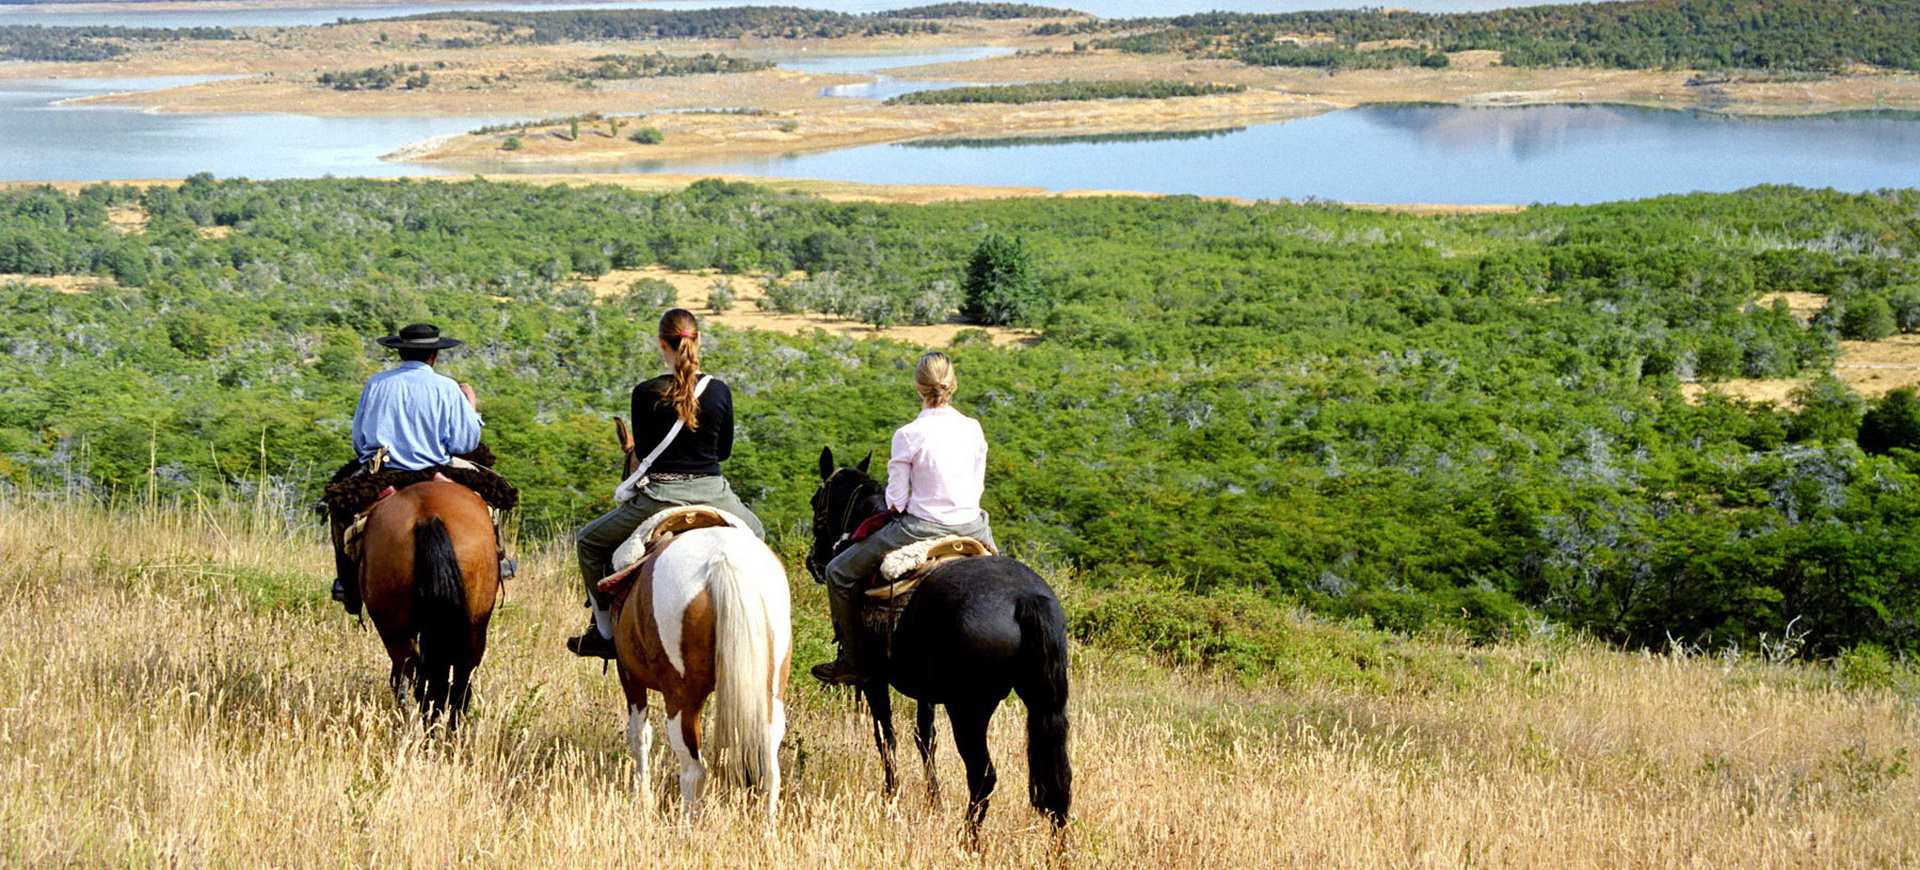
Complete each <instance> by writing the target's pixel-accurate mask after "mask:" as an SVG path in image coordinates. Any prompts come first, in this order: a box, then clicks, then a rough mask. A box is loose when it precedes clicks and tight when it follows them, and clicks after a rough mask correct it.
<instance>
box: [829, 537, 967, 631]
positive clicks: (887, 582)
mask: <svg viewBox="0 0 1920 870" xmlns="http://www.w3.org/2000/svg"><path fill="white" fill-rule="evenodd" d="M991 555H993V548H992V547H989V546H987V545H986V544H984V543H981V542H980V541H977V540H974V539H973V538H968V537H964V536H961V535H948V536H947V537H944V538H932V539H930V540H925V541H915V542H914V543H911V544H908V545H906V546H904V547H901V548H900V549H898V550H894V551H893V552H891V553H888V554H887V555H886V557H885V558H883V559H881V560H880V582H879V584H878V585H875V586H873V587H872V588H870V589H867V590H866V593H865V594H866V600H865V601H864V602H862V606H861V609H860V612H861V617H862V618H863V619H864V620H865V621H866V623H867V627H868V628H871V629H873V630H874V631H877V632H880V633H881V634H882V635H885V636H887V637H892V635H893V630H894V627H895V626H897V625H899V624H900V614H902V613H904V612H906V609H907V601H908V600H909V599H911V598H912V597H913V590H914V589H915V588H916V587H918V586H919V585H920V581H921V580H924V579H926V577H927V575H928V574H930V573H932V572H933V569H934V568H937V567H939V566H941V565H943V564H946V563H947V562H951V561H953V560H955V559H969V558H972V557H974V556H991Z"/></svg>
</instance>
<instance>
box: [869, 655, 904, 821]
mask: <svg viewBox="0 0 1920 870" xmlns="http://www.w3.org/2000/svg"><path fill="white" fill-rule="evenodd" d="M861 691H862V692H863V693H864V694H865V695H866V698H867V710H868V711H869V712H871V713H872V714H873V743H874V745H875V746H877V747H879V749H880V767H881V769H883V770H884V771H886V775H887V797H889V798H891V797H893V796H894V795H895V794H896V793H898V792H899V790H900V777H899V774H898V772H897V771H896V770H895V769H894V763H893V750H894V746H895V745H896V741H895V740H894V736H893V697H892V696H891V695H890V694H888V693H889V692H890V691H891V689H889V688H888V687H887V684H886V681H884V680H868V681H867V685H866V687H865V688H863V689H862V690H861Z"/></svg>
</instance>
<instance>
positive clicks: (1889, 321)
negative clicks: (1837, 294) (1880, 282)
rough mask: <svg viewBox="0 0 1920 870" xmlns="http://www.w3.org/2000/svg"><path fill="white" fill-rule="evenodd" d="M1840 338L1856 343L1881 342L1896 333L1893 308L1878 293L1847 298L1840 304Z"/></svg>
mask: <svg viewBox="0 0 1920 870" xmlns="http://www.w3.org/2000/svg"><path fill="white" fill-rule="evenodd" d="M1840 305H1841V307H1840V336H1841V337H1842V338H1850V339H1853V340H1854V341H1879V340H1880V339H1883V338H1886V337H1887V336H1889V335H1892V334H1893V333H1894V330H1895V328H1896V327H1897V326H1898V324H1896V323H1895V322H1894V319H1893V306H1892V305H1889V304H1887V299H1886V297H1884V296H1881V295H1880V294H1878V293H1863V294H1857V295H1853V296H1849V297H1847V298H1846V299H1845V300H1843V301H1842V302H1841V303H1840Z"/></svg>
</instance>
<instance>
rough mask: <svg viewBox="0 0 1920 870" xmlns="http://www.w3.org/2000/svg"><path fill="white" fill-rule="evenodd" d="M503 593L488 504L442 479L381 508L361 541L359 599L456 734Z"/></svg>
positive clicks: (423, 701)
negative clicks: (474, 672) (496, 602)
mask: <svg viewBox="0 0 1920 870" xmlns="http://www.w3.org/2000/svg"><path fill="white" fill-rule="evenodd" d="M499 590H500V547H499V544H498V542H497V541H496V540H495V539H494V533H493V519H492V517H491V516H490V515H489V514H488V513H487V504H486V502H484V501H481V499H480V496H478V495H475V494H474V492H473V490H470V489H467V488H466V487H464V486H461V485H460V484H457V483H453V482H451V481H448V480H444V479H435V480H426V481H421V482H420V483H416V484H413V485H412V486H408V487H405V488H403V489H401V490H399V491H397V492H395V493H393V494H392V495H389V496H387V497H386V498H383V499H381V500H380V501H378V502H376V503H375V504H374V506H373V509H372V510H371V511H370V512H369V513H368V515H367V527H366V532H365V533H364V534H363V536H362V537H361V558H360V596H361V600H362V601H364V602H365V605H366V610H367V615H368V616H370V617H372V619H373V624H374V627H375V628H377V629H378V630H379V632H380V640H381V642H383V643H385V644H386V647H387V655H388V657H390V658H392V659H393V673H392V675H391V676H390V677H389V682H390V683H391V685H392V687H393V692H394V695H395V697H399V694H400V687H401V684H402V682H403V681H404V682H405V683H406V684H407V685H409V686H410V687H411V689H412V691H413V697H414V700H416V701H418V702H419V704H420V710H421V713H422V715H424V716H425V717H426V718H427V719H428V720H429V721H432V720H433V719H435V718H436V717H438V715H439V714H440V712H441V711H442V710H445V711H446V712H447V730H448V731H450V732H451V731H453V730H454V728H455V727H456V726H457V725H458V724H459V719H460V715H461V714H462V713H464V712H465V711H466V708H467V702H468V700H470V698H471V696H472V683H471V678H472V675H473V669H474V668H476V667H478V666H479V665H480V658H481V656H482V655H484V654H485V653H486V650H487V622H488V621H489V620H490V619H492V617H493V604H494V598H495V596H496V595H497V594H498V593H499Z"/></svg>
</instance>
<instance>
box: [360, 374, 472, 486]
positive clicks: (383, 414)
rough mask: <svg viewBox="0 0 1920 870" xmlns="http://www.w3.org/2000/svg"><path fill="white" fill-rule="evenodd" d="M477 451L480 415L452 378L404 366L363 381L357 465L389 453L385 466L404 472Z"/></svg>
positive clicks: (429, 466)
mask: <svg viewBox="0 0 1920 870" xmlns="http://www.w3.org/2000/svg"><path fill="white" fill-rule="evenodd" d="M478 446H480V414H479V413H478V412H476V411H474V410H473V406H472V405H470V404H468V403H467V397H466V396H465V395H464V394H462V393H461V392H460V385H459V384H458V383H456V382H455V381H454V379H452V378H450V377H447V376H446V375H443V374H440V373H438V372H436V371H434V370H433V367H432V366H430V365H427V364H426V363H423V362H417V361H408V362H403V363H401V364H400V366H399V367H398V368H392V369H388V370H386V371H384V372H381V373H379V374H377V375H374V376H373V377H370V378H368V379H367V385H366V386H365V387H363V388H361V390H360V404H359V406H358V407H356V408H354V410H353V450H354V453H355V454H356V455H358V456H359V457H360V460H361V461H363V462H364V461H366V460H368V459H371V458H373V453H374V451H375V450H377V449H378V448H380V447H385V448H387V464H388V465H391V466H393V467H394V468H399V469H403V470H406V471H418V470H420V469H424V468H432V467H434V466H436V465H445V464H446V462H447V459H448V458H449V457H451V456H452V455H453V454H455V453H466V452H468V451H470V450H472V449H474V448H476V447H478Z"/></svg>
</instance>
